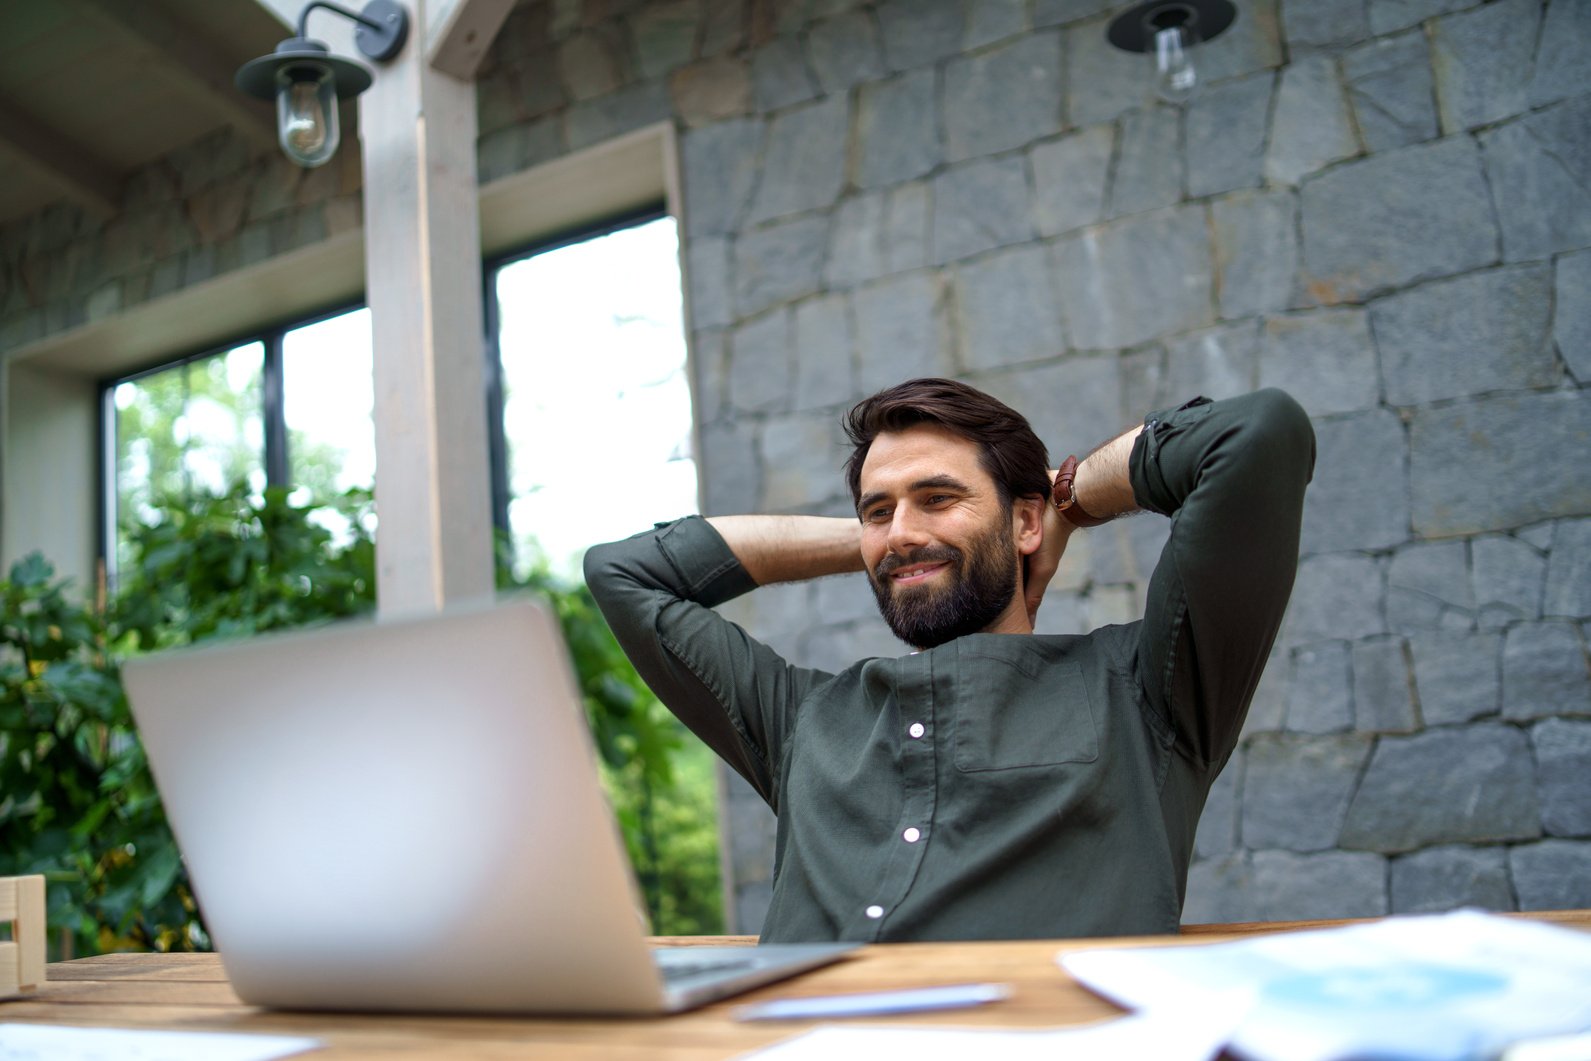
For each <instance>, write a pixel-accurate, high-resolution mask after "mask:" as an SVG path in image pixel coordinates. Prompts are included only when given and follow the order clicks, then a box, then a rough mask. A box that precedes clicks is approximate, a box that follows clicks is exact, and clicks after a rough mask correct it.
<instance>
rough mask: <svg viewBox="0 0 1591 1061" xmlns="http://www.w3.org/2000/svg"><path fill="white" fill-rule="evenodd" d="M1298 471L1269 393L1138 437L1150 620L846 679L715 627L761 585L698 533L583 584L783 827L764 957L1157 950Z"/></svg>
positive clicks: (1281, 555) (592, 570) (987, 641)
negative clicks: (987, 944)
mask: <svg viewBox="0 0 1591 1061" xmlns="http://www.w3.org/2000/svg"><path fill="white" fill-rule="evenodd" d="M1313 463H1314V435H1313V433H1312V431H1311V429H1310V425H1309V420H1308V418H1307V417H1306V416H1305V414H1304V412H1303V410H1302V409H1300V408H1299V406H1298V404H1297V403H1296V402H1294V401H1293V400H1292V399H1291V398H1290V397H1288V396H1287V395H1285V394H1282V393H1281V392H1279V391H1261V392H1259V393H1256V394H1250V395H1246V396H1244V397H1241V398H1233V399H1229V400H1225V401H1219V402H1210V401H1208V400H1207V399H1196V400H1195V401H1193V402H1189V403H1188V404H1186V405H1184V406H1182V407H1180V408H1178V409H1175V410H1171V411H1168V412H1163V413H1156V414H1152V415H1151V416H1150V417H1149V418H1148V419H1147V420H1146V421H1145V430H1144V431H1143V432H1142V433H1141V434H1140V435H1139V437H1138V439H1137V442H1136V443H1135V445H1134V446H1133V450H1132V457H1131V463H1130V471H1131V480H1132V487H1133V492H1134V495H1135V496H1136V498H1137V501H1138V504H1139V506H1140V507H1142V508H1145V509H1148V510H1149V511H1151V512H1156V513H1160V514H1161V515H1162V516H1168V517H1170V520H1171V533H1170V536H1169V538H1168V540H1167V543H1166V546H1165V549H1164V551H1163V552H1162V554H1161V556H1160V560H1159V563H1158V564H1157V566H1156V568H1155V571H1154V575H1153V577H1152V578H1151V580H1150V584H1149V591H1148V598H1147V604H1146V607H1145V610H1144V618H1143V619H1142V620H1140V621H1138V622H1132V623H1127V624H1124V625H1120V626H1107V627H1103V628H1101V629H1099V630H1095V631H1094V632H1093V633H1089V634H1081V635H1065V636H1048V635H1037V634H972V635H969V636H966V637H962V638H959V639H957V640H955V641H952V642H949V643H948V644H944V645H941V646H939V647H937V648H933V649H929V650H927V651H923V652H914V653H911V654H908V655H903V656H900V657H899V658H896V659H866V660H862V661H860V662H858V663H855V664H853V665H852V666H850V667H848V668H846V669H845V670H843V671H841V672H840V673H838V674H831V673H828V672H825V671H821V670H814V669H810V668H806V667H797V666H793V665H792V664H790V663H788V662H786V661H785V660H784V659H782V658H780V656H779V655H778V654H777V653H776V652H774V651H773V650H772V649H770V648H769V647H768V646H766V645H764V644H762V643H760V642H758V641H757V640H756V639H755V638H753V637H751V636H750V635H748V634H747V633H746V632H745V631H744V630H742V629H741V628H740V627H738V626H736V625H735V624H733V623H731V622H729V621H728V620H726V619H724V618H722V617H721V616H719V615H718V614H717V613H715V612H714V611H713V610H712V609H713V606H714V605H716V604H719V603H721V602H723V601H726V600H729V599H730V598H733V597H735V596H738V595H739V594H742V593H745V592H748V591H749V590H751V589H753V588H754V586H755V583H753V581H752V580H751V578H750V576H748V575H747V573H746V571H745V569H744V568H743V567H741V565H740V563H739V562H738V561H737V560H736V559H735V557H734V555H733V554H732V553H731V552H730V550H729V548H728V546H727V545H725V543H724V541H723V539H722V538H721V537H720V536H719V535H718V533H717V532H716V531H715V530H713V529H712V527H711V526H710V525H709V524H708V523H706V522H705V521H704V520H701V519H699V518H695V517H692V518H689V519H685V520H681V521H679V522H677V523H672V524H666V525H660V526H659V527H658V528H656V529H654V530H653V531H650V532H647V533H645V534H641V535H637V536H636V537H634V538H630V539H627V540H625V541H622V542H615V543H613V544H610V545H605V546H598V547H596V548H594V549H592V550H591V551H590V552H589V553H588V554H587V559H586V576H587V580H588V582H589V585H590V587H591V591H592V593H593V594H594V595H595V596H596V599H597V601H598V603H599V604H600V606H601V608H602V611H603V613H604V614H605V615H606V616H607V619H608V622H609V623H610V624H611V626H612V627H613V631H614V633H615V634H616V635H617V636H618V639H619V641H620V643H621V644H622V645H623V646H624V649H625V651H626V652H627V653H628V654H629V656H630V658H631V659H632V660H633V661H634V662H635V665H636V668H637V669H638V670H639V671H640V673H641V676H642V677H643V678H644V679H645V680H646V682H647V683H648V684H649V685H650V686H651V688H652V689H653V690H654V691H655V692H656V693H657V695H658V696H659V697H660V698H661V699H662V700H663V702H664V703H665V704H667V705H668V707H669V708H670V709H671V710H673V711H674V713H675V714H676V715H678V716H679V717H680V719H682V720H683V721H684V722H685V724H686V725H687V726H689V727H690V728H691V729H692V730H694V731H695V732H696V733H697V734H698V735H700V736H701V738H702V739H703V740H705V741H706V742H707V743H708V744H709V745H710V746H711V747H712V748H713V749H714V750H715V751H716V752H717V753H718V754H719V755H720V756H722V757H723V758H724V759H725V760H726V761H727V762H728V763H729V765H730V766H732V767H733V768H734V769H735V770H737V771H738V772H739V773H740V774H741V775H742V776H743V777H745V778H746V780H747V781H749V782H750V783H751V785H752V787H754V788H755V789H756V790H757V791H758V792H759V793H760V794H761V795H762V796H763V798H764V799H766V800H767V801H768V804H769V806H771V807H772V808H773V810H774V811H775V813H776V814H777V815H778V835H777V847H776V867H775V877H774V887H773V901H772V905H771V906H770V908H769V911H768V917H767V921H766V922H765V924H764V927H763V938H764V939H765V940H768V941H790V940H831V939H839V940H867V941H874V940H921V939H1000V938H1022V937H1031V938H1039V937H1060V936H1105V935H1117V934H1136V933H1162V932H1174V931H1176V929H1177V926H1178V922H1179V919H1180V915H1181V908H1182V898H1183V889H1184V885H1185V881H1186V877H1187V870H1188V862H1189V858H1190V856H1191V853H1192V849H1193V836H1194V829H1195V827H1196V825H1197V824H1198V820H1199V814H1200V811H1201V810H1202V809H1203V807H1204V800H1205V796H1206V794H1207V793H1208V791H1209V788H1210V784H1211V782H1212V781H1213V780H1214V779H1215V776H1216V774H1217V773H1218V772H1219V771H1220V769H1221V767H1222V766H1223V765H1224V764H1225V762H1226V760H1227V757H1228V756H1229V755H1230V754H1231V752H1232V749H1233V747H1234V745H1235V744H1236V742H1237V739H1238V735H1239V731H1240V729H1241V728H1242V725H1243V718H1244V715H1245V713H1246V711H1247V709H1248V704H1249V700H1250V698H1251V697H1252V696H1253V693H1254V688H1255V685H1256V684H1257V683H1258V681H1259V677H1260V672H1261V669H1262V668H1263V666H1264V664H1265V659H1266V656H1267V654H1268V653H1269V651H1270V648H1271V644H1272V642H1273V641H1274V639H1275V636H1276V631H1277V628H1278V626H1279V625H1280V623H1281V620H1282V612H1283V610H1284V609H1285V607H1286V605H1287V598H1288V594H1289V593H1290V592H1291V589H1292V582H1293V574H1294V570H1295V568H1296V566H1297V556H1298V534H1299V521H1300V512H1301V509H1302V506H1303V499H1304V487H1305V484H1306V483H1307V482H1308V480H1309V477H1310V474H1311V471H1312V468H1313ZM1143 518H1147V517H1143ZM1080 533H1084V534H1086V533H1089V532H1088V531H1082V532H1080Z"/></svg>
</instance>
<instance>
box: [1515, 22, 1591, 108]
mask: <svg viewBox="0 0 1591 1061" xmlns="http://www.w3.org/2000/svg"><path fill="white" fill-rule="evenodd" d="M1588 40H1591V7H1587V6H1586V5H1585V4H1583V3H1579V4H1569V3H1555V4H1552V5H1551V6H1550V7H1548V8H1547V15H1546V22H1545V23H1544V24H1543V25H1542V27H1541V41H1540V44H1538V45H1537V48H1536V64H1535V70H1534V71H1533V72H1532V75H1531V78H1530V92H1529V99H1530V105H1531V106H1532V107H1540V106H1544V105H1545V104H1548V103H1553V102H1556V101H1557V100H1560V99H1566V98H1567V97H1569V96H1578V95H1580V94H1582V93H1583V92H1585V90H1586V86H1588V85H1591V52H1588V50H1587V48H1586V46H1585V42H1586V41H1588Z"/></svg>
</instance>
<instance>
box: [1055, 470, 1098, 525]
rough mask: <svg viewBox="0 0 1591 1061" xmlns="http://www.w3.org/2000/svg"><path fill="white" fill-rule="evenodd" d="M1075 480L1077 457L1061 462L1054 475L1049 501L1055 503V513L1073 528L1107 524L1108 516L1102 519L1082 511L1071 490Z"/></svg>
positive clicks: (1075, 495)
mask: <svg viewBox="0 0 1591 1061" xmlns="http://www.w3.org/2000/svg"><path fill="white" fill-rule="evenodd" d="M1075 478H1077V457H1076V456H1070V457H1067V458H1066V459H1065V460H1063V461H1062V462H1061V468H1060V471H1058V472H1056V473H1055V486H1054V488H1053V489H1052V490H1051V491H1050V499H1051V500H1052V501H1054V502H1055V508H1056V511H1058V512H1060V514H1061V515H1062V516H1064V517H1065V518H1066V520H1067V522H1069V523H1071V524H1072V526H1074V527H1097V526H1099V525H1100V524H1101V523H1109V522H1110V517H1109V516H1106V517H1104V518H1101V517H1099V516H1090V515H1089V514H1088V513H1087V512H1085V511H1083V506H1082V505H1079V504H1078V503H1077V494H1076V493H1075V492H1074V491H1073V489H1072V480H1073V479H1075Z"/></svg>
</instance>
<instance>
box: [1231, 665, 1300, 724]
mask: <svg viewBox="0 0 1591 1061" xmlns="http://www.w3.org/2000/svg"><path fill="white" fill-rule="evenodd" d="M1287 678H1288V675H1287V665H1286V661H1285V660H1284V659H1282V658H1280V656H1279V655H1278V654H1277V653H1276V652H1272V653H1271V655H1270V658H1269V659H1268V660H1267V661H1266V664H1265V670H1264V671H1262V672H1261V674H1260V683H1259V685H1258V687H1256V688H1255V690H1254V698H1253V699H1252V700H1250V701H1249V706H1248V714H1247V715H1246V716H1244V718H1243V730H1242V732H1241V734H1239V740H1240V741H1247V740H1250V739H1251V738H1253V737H1254V736H1256V735H1257V734H1260V733H1277V732H1280V731H1281V728H1282V718H1283V716H1284V715H1285V714H1286V713H1287Z"/></svg>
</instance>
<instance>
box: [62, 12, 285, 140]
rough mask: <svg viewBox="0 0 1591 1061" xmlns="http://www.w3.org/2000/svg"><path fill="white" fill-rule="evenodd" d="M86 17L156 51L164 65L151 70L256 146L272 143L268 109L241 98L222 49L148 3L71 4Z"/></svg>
mask: <svg viewBox="0 0 1591 1061" xmlns="http://www.w3.org/2000/svg"><path fill="white" fill-rule="evenodd" d="M75 2H76V4H77V5H78V6H79V7H80V8H81V9H82V10H83V11H84V12H85V13H87V14H91V15H92V16H94V17H95V18H97V19H98V20H99V21H100V22H102V23H103V24H105V25H107V26H110V27H112V28H113V29H114V30H116V31H119V32H121V33H123V34H125V35H127V36H129V37H132V38H133V39H134V40H136V41H138V42H139V43H140V44H142V45H143V46H144V47H146V48H148V49H150V50H151V51H153V52H155V53H156V54H157V55H158V56H159V57H160V58H162V59H163V60H164V62H160V63H157V64H155V66H154V67H153V69H152V72H153V73H155V74H156V75H157V76H160V77H162V78H163V79H165V80H166V81H168V82H171V83H173V84H175V85H177V86H178V87H179V88H181V89H182V90H183V91H184V92H185V93H186V94H188V95H190V96H193V97H194V98H195V99H198V100H202V101H203V103H204V105H205V106H207V107H209V108H210V109H211V111H212V112H213V113H215V114H216V115H217V116H218V117H220V118H222V119H224V120H225V121H227V122H229V123H230V124H231V125H232V126H233V127H234V128H235V129H237V131H238V132H239V133H241V134H242V135H243V136H244V137H245V138H247V139H248V140H249V141H250V142H251V143H252V144H254V146H255V147H257V148H262V149H265V148H271V147H274V146H275V144H276V114H275V111H274V110H273V109H272V107H271V106H270V105H269V104H267V103H265V102H263V101H261V100H256V99H251V98H250V97H248V96H245V95H244V94H243V93H242V92H241V91H239V90H238V88H237V86H236V85H234V84H233V82H232V78H233V75H234V74H235V73H236V72H237V71H236V69H235V68H234V67H233V66H231V65H230V64H228V63H227V62H226V61H225V60H224V59H222V58H220V54H221V52H220V49H218V48H217V47H216V45H215V44H214V42H212V41H209V40H207V39H205V38H204V37H202V36H200V35H199V34H198V33H196V32H194V31H193V30H192V29H190V28H188V27H187V26H185V25H183V24H181V23H180V22H178V21H177V20H175V19H173V18H172V17H171V16H170V15H169V14H167V13H166V11H165V10H164V9H162V7H161V6H160V5H159V4H157V3H151V2H150V0H75Z"/></svg>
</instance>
